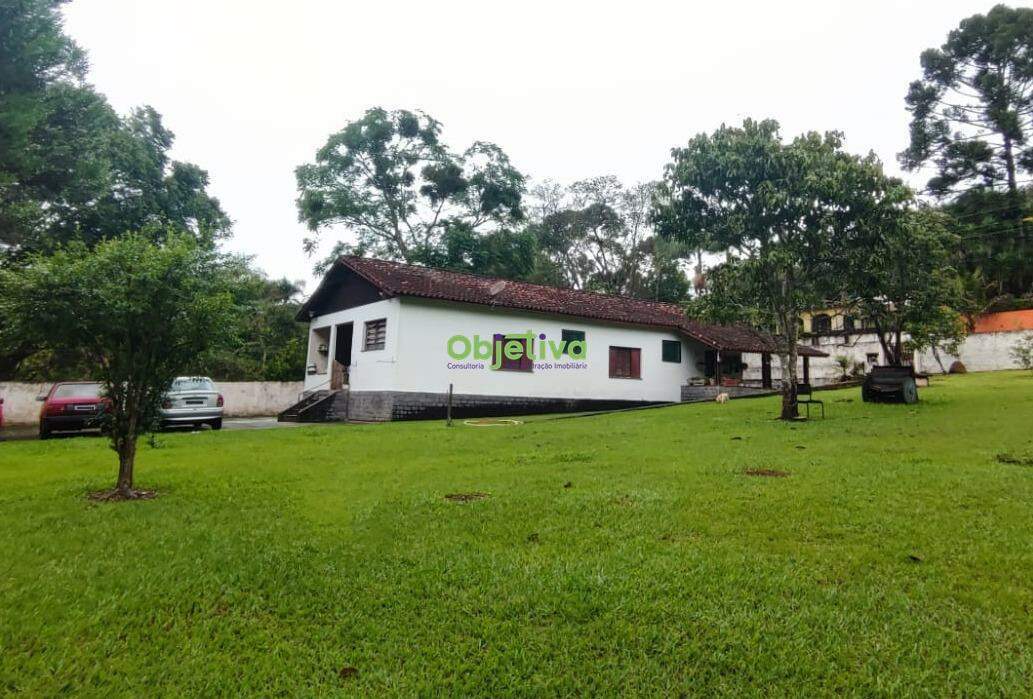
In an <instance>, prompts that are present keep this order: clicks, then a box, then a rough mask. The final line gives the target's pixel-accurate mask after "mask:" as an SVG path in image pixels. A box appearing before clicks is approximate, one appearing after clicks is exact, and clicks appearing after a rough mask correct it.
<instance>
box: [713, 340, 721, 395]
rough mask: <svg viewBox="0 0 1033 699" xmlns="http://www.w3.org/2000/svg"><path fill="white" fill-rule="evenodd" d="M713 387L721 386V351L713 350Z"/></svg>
mask: <svg viewBox="0 0 1033 699" xmlns="http://www.w3.org/2000/svg"><path fill="white" fill-rule="evenodd" d="M714 385H716V386H720V385H721V350H719V349H715V350H714Z"/></svg>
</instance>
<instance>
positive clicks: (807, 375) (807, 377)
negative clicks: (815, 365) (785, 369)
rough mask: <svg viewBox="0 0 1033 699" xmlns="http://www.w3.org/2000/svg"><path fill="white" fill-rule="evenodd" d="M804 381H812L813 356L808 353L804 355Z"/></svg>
mask: <svg viewBox="0 0 1033 699" xmlns="http://www.w3.org/2000/svg"><path fill="white" fill-rule="evenodd" d="M803 382H804V383H810V382H811V358H810V357H808V356H807V355H804V357H803Z"/></svg>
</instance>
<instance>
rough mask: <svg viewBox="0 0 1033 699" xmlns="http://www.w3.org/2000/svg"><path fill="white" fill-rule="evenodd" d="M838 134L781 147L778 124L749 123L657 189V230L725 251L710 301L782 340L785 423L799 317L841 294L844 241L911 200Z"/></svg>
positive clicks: (678, 162) (692, 153)
mask: <svg viewBox="0 0 1033 699" xmlns="http://www.w3.org/2000/svg"><path fill="white" fill-rule="evenodd" d="M842 145H843V144H842V137H841V136H840V135H839V134H836V133H827V134H824V135H821V134H818V133H813V132H812V133H807V134H804V135H802V136H800V137H798V138H795V139H794V140H793V141H791V142H790V143H784V142H783V141H782V138H781V136H780V134H779V126H778V123H777V122H775V121H771V120H767V121H761V122H757V121H753V120H747V121H745V122H744V123H743V125H742V126H741V127H729V126H722V127H721V128H720V129H718V130H717V131H715V132H714V133H713V134H700V135H698V136H696V137H694V138H692V139H691V140H690V141H689V143H688V145H687V146H685V147H684V148H676V149H674V150H673V151H672V158H673V160H672V162H671V163H670V164H669V165H668V166H667V167H666V169H665V175H664V179H663V181H662V183H661V185H660V187H659V189H658V191H657V195H656V199H655V206H654V211H653V218H654V221H655V223H656V226H657V229H658V231H659V232H660V233H661V234H662V235H664V236H667V237H671V238H675V239H677V240H680V241H682V242H683V243H685V244H686V245H687V246H688V247H689V248H690V249H702V250H705V251H709V252H714V253H724V254H725V255H726V260H727V261H726V262H725V264H724V268H723V270H722V274H723V276H724V282H725V283H723V284H722V285H721V286H720V287H716V288H713V289H711V290H710V291H709V292H708V293H710V294H720V293H721V292H722V291H723V290H727V291H731V292H734V294H729V297H728V298H726V299H723V300H722V299H717V298H715V299H713V300H714V301H716V302H719V303H721V305H726V306H733V307H734V314H735V315H739V316H749V317H754V318H756V319H757V320H758V321H760V322H761V323H762V324H763V325H767V326H768V327H771V328H772V329H774V330H775V331H776V332H777V333H778V334H779V335H780V336H781V337H782V338H783V339H784V342H783V348H782V352H781V353H780V360H781V362H782V367H783V376H785V377H787V379H788V380H786V381H783V400H782V411H781V417H782V418H783V419H792V418H795V417H797V415H798V411H797V399H796V385H797V368H796V365H797V338H798V334H799V327H798V322H797V319H798V318H799V317H800V313H801V312H802V311H804V310H806V309H808V308H811V307H813V306H815V305H817V304H819V303H821V302H822V301H823V300H824V299H826V298H828V297H829V296H830V295H831V294H832V293H834V291H835V290H836V286H835V282H836V280H835V277H834V275H833V274H832V273H831V272H832V270H833V265H832V262H833V259H834V252H835V244H836V241H837V239H838V238H840V237H841V236H844V235H847V234H849V233H850V232H851V231H853V230H856V229H858V228H860V227H862V226H864V225H865V224H866V222H867V221H868V220H870V218H871V217H873V216H876V215H879V214H880V213H881V212H884V211H885V210H886V209H887V208H892V207H893V206H896V205H897V204H899V203H900V202H901V201H904V200H906V199H907V198H908V197H909V192H908V191H907V190H906V188H904V187H903V185H901V184H900V183H899V182H898V181H896V180H892V179H890V178H887V177H886V176H885V174H884V173H883V170H882V165H881V163H879V161H878V160H877V159H876V158H875V156H874V155H868V156H866V157H859V156H855V155H851V154H849V153H846V152H845V151H844V150H843V148H842Z"/></svg>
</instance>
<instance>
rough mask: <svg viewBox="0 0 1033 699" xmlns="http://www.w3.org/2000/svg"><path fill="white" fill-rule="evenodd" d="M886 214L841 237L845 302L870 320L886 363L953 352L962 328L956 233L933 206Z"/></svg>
mask: <svg viewBox="0 0 1033 699" xmlns="http://www.w3.org/2000/svg"><path fill="white" fill-rule="evenodd" d="M886 213H887V214H888V215H886V216H884V217H882V219H881V221H876V220H872V221H870V223H869V225H868V226H865V227H863V228H858V229H854V230H852V231H849V232H848V233H847V235H845V236H843V237H842V238H841V239H840V240H839V241H838V245H837V253H836V259H837V260H838V261H839V262H841V263H842V267H841V269H840V270H839V273H838V274H837V276H840V275H841V276H840V278H842V279H843V280H844V282H845V284H844V293H845V296H844V298H843V300H844V305H846V306H847V307H851V308H853V309H855V310H856V311H857V312H858V313H859V314H860V315H862V316H864V317H866V318H868V319H870V321H871V322H872V324H873V326H874V329H875V333H876V335H877V336H878V338H879V342H880V344H881V345H882V349H883V353H884V355H885V356H886V359H887V362H889V363H890V364H893V365H901V364H904V363H906V357H907V355H908V354H912V353H914V352H921V351H923V350H926V349H931V350H933V351H934V352H937V353H938V352H939V349H941V348H942V349H944V350H945V351H947V352H949V353H951V354H954V353H956V351H957V347H958V345H959V344H960V342H961V341H962V340H963V339H964V337H965V334H966V324H965V320H964V317H963V316H962V314H961V313H959V312H958V310H956V309H957V308H958V307H959V305H960V304H961V303H962V297H963V285H962V280H961V278H960V277H959V275H958V273H957V271H956V269H955V266H954V261H955V256H954V250H955V249H956V247H957V237H956V236H955V235H954V234H952V233H951V232H950V231H949V230H948V220H947V219H946V217H945V216H943V215H942V214H940V213H938V212H935V211H931V210H927V209H926V210H907V211H905V210H899V209H890V210H888V211H887V212H886Z"/></svg>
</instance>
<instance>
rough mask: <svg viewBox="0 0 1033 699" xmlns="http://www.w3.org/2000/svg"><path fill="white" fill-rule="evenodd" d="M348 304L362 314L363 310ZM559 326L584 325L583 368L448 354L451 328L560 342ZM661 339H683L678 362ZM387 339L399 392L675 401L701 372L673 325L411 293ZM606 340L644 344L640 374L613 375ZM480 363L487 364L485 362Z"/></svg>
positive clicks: (698, 354) (695, 354)
mask: <svg viewBox="0 0 1033 699" xmlns="http://www.w3.org/2000/svg"><path fill="white" fill-rule="evenodd" d="M374 305H377V304H374ZM353 310H354V311H363V313H365V311H364V309H353ZM563 329H570V330H582V331H584V332H585V341H586V343H587V347H588V356H587V358H586V359H585V360H584V362H585V363H586V364H587V368H583V369H560V368H552V369H544V368H541V369H540V368H538V367H536V368H535V370H534V371H533V372H519V371H493V370H491V369H490V368H488V367H487V366H486V367H485V368H483V369H462V368H456V366H457V365H461V364H464V363H466V362H477V361H478V360H475V359H473V358H472V357H471V358H469V359H467V360H456V359H452V358H451V357H450V356H449V355H448V353H447V343H448V340H449V338H451V337H452V336H454V335H465V336H467V337H469V338H471V339H472V338H473V336H474V335H479V336H480V337H481V338H485V339H488V340H489V341H490V340H491V339H492V338H493V336H494V335H495V334H496V333H525V332H527V331H529V330H530V331H532V332H533V333H534V334H535V335H536V336H537V335H539V334H541V333H544V334H545V335H546V342H547V341H548V340H554V341H556V342H559V341H560V339H561V335H562V330H563ZM662 340H675V341H679V342H681V343H682V360H681V362H680V363H673V362H664V361H662V356H661V341H662ZM387 344H388V350H389V351H387V352H385V359H386V358H387V357H390V358H391V361H395V362H396V363H395V364H394V365H393V366H394V367H395V374H394V384H393V390H396V391H419V392H424V391H426V392H435V393H443V392H445V391H447V390H448V385H449V384H450V383H451V384H452V385H453V390H454V391H455V392H456V393H458V394H475V395H498V396H521V397H525V396H534V397H543V398H585V399H607V400H636V401H639V400H641V401H677V400H679V399H680V395H681V386H682V385H683V384H685V383H686V382H687V380H688V379H689V377H691V376H700V375H702V365H701V363H702V361H703V354H702V348H701V347H700V346H698V345H696V344H695V343H690V342H686V341H684V340H683V339H682V338H681V337H680V336H679V335H677V334H675V333H673V332H665V331H662V330H657V329H649V328H640V327H631V326H621V325H613V324H606V323H600V322H595V321H586V320H581V319H578V318H573V317H562V316H548V315H544V314H535V313H529V312H523V311H512V310H508V309H498V308H489V307H486V306H479V305H473V304H469V305H467V304H456V303H450V302H435V301H425V300H422V299H413V298H403V299H401V305H400V314H399V316H398V321H397V323H396V324H395V325H394V327H392V325H391V323H390V321H389V324H388V341H387ZM611 345H613V346H618V347H633V348H636V347H637V348H640V349H641V357H642V359H641V362H642V367H641V375H642V377H641V378H640V379H616V378H610V376H609V348H610V346H611ZM539 346H540V341H539V342H536V343H535V351H536V353H537V348H538V347H539ZM359 354H360V355H361V353H359ZM536 356H537V354H536ZM360 358H361V357H360ZM538 361H543V360H538ZM544 361H545V362H550V363H552V364H553V365H555V364H559V363H567V362H572V361H576V360H571V359H569V358H568V357H563V358H562V359H560V360H556V359H554V358H553V357H552V356H551V354H549V355H547V358H546V359H545V360H544ZM484 363H485V364H490V361H485V362H484ZM697 363H700V364H697ZM362 373H363V367H362V366H357V367H356V368H355V371H354V374H353V375H352V390H369V389H366V388H365V387H366V386H367V385H369V382H367V381H366V380H365V379H363V378H362ZM379 385H380V384H379V383H378V386H379Z"/></svg>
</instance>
